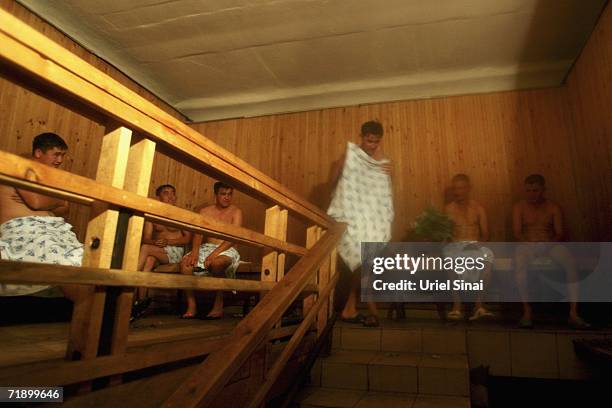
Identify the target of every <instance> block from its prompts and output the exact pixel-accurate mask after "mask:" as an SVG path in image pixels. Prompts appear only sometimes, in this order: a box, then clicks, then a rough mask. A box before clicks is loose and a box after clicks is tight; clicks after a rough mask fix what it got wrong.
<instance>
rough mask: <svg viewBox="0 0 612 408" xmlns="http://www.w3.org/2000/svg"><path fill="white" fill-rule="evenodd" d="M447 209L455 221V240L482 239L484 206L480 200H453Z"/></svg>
mask: <svg viewBox="0 0 612 408" xmlns="http://www.w3.org/2000/svg"><path fill="white" fill-rule="evenodd" d="M445 211H446V213H447V214H448V216H449V217H450V218H451V220H453V222H454V223H455V226H454V229H453V241H454V242H461V241H480V240H482V236H481V219H482V214H484V208H483V207H482V206H481V205H480V204H479V203H478V202H476V201H475V200H468V201H467V202H466V203H464V204H460V203H457V202H455V201H453V202H451V203H449V204H448V205H447V206H446V208H445Z"/></svg>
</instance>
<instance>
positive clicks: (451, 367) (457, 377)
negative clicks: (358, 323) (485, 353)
mask: <svg viewBox="0 0 612 408" xmlns="http://www.w3.org/2000/svg"><path fill="white" fill-rule="evenodd" d="M311 379H312V383H313V384H314V385H320V386H322V387H326V388H338V389H353V390H364V391H380V392H404V393H411V394H435V395H454V396H468V395H469V368H468V360H467V356H466V355H464V354H428V353H400V352H376V351H367V350H359V351H356V350H337V351H335V352H333V353H332V355H330V356H329V357H325V358H321V359H319V360H318V361H317V362H316V363H315V367H314V369H313V370H312V372H311Z"/></svg>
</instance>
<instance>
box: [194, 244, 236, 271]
mask: <svg viewBox="0 0 612 408" xmlns="http://www.w3.org/2000/svg"><path fill="white" fill-rule="evenodd" d="M218 246H219V245H216V244H211V243H210V242H206V243H204V244H202V245H201V246H200V252H199V253H198V262H197V264H196V266H198V267H200V268H203V267H204V261H205V260H206V258H208V255H210V254H212V253H213V251H214V250H215V249H217V247H218ZM190 253H191V252H190ZM219 255H223V256H227V257H228V258H230V259H231V260H232V263H231V264H230V265H229V266H228V267H227V269H225V277H226V278H228V279H236V270H237V269H238V266H239V265H240V254H239V253H238V251H237V250H236V248H234V247H231V248H229V249H226V250H225V251H223V252H221V253H220V254H219ZM193 274H194V275H196V276H208V272H194V273H193Z"/></svg>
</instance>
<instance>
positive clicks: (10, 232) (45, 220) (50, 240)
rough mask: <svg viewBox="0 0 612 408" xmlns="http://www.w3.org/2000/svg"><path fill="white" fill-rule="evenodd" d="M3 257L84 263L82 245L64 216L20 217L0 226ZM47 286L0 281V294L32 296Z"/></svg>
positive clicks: (50, 262)
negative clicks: (2, 282)
mask: <svg viewBox="0 0 612 408" xmlns="http://www.w3.org/2000/svg"><path fill="white" fill-rule="evenodd" d="M0 258H2V259H8V260H12V261H24V262H40V263H48V264H59V265H71V266H81V261H82V259H83V244H81V243H80V242H79V241H78V240H77V237H76V235H75V234H74V232H72V225H70V224H68V223H67V222H66V221H64V219H63V218H62V217H19V218H13V219H12V220H9V221H7V222H5V223H4V224H2V225H0ZM47 289H49V286H47V285H45V286H42V285H10V284H0V296H22V295H32V294H36V293H37V292H41V291H44V290H47Z"/></svg>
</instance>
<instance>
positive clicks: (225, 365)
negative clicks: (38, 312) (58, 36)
mask: <svg viewBox="0 0 612 408" xmlns="http://www.w3.org/2000/svg"><path fill="white" fill-rule="evenodd" d="M0 65H2V66H3V67H5V68H6V72H7V73H8V74H9V75H13V74H15V73H17V74H16V77H19V78H21V77H22V76H25V77H26V78H28V79H31V80H32V82H31V83H30V84H29V86H33V87H35V88H36V90H37V91H42V92H43V94H44V93H48V90H49V88H50V89H52V93H53V95H58V94H59V95H60V96H61V97H62V100H61V102H60V103H63V104H65V105H68V106H71V105H74V102H76V106H77V107H79V106H80V107H81V109H82V106H83V104H85V105H87V106H89V107H91V108H92V109H93V110H95V111H96V112H98V113H100V114H102V115H103V116H105V117H106V118H107V119H110V122H109V123H111V124H112V126H113V127H112V128H110V129H109V131H110V132H111V133H107V135H106V136H105V140H107V139H108V140H110V142H109V143H111V142H115V139H109V137H111V136H113V137H114V136H116V135H114V133H112V132H115V131H120V132H123V133H121V134H122V135H123V134H124V133H125V134H127V133H129V135H130V137H131V132H132V131H134V132H138V133H139V134H141V135H142V136H144V137H145V139H144V142H146V143H148V144H149V145H151V146H153V147H151V146H149V150H148V151H149V159H148V162H147V163H148V164H146V166H144V165H143V167H142V169H141V170H142V171H141V173H142V175H146V176H137V177H131V178H132V179H135V180H136V182H137V183H141V185H148V183H149V178H147V177H150V174H151V162H152V157H153V153H154V150H155V145H154V143H153V142H157V143H158V144H161V145H163V147H164V148H168V149H170V151H171V153H172V154H171V156H172V157H174V156H176V157H178V158H179V160H181V159H185V160H188V161H190V162H192V163H193V162H195V163H198V166H199V165H202V166H203V167H204V168H205V169H211V170H213V171H214V172H215V173H219V174H221V175H222V176H221V178H228V179H231V180H233V181H234V182H235V185H236V187H238V188H240V187H242V188H244V189H245V190H246V192H247V193H249V194H251V195H255V196H256V197H257V198H263V199H264V200H266V201H271V202H274V203H276V204H278V205H279V206H280V207H281V208H282V209H281V208H278V211H280V212H281V214H282V217H284V218H283V220H284V221H282V222H283V223H284V225H285V226H284V227H282V228H281V230H279V231H276V232H277V233H271V232H270V231H267V232H266V234H261V233H259V232H255V231H252V230H249V229H246V228H242V227H237V226H234V225H228V224H221V223H219V222H216V221H215V220H214V219H211V218H210V217H206V216H203V215H200V214H196V213H194V212H191V211H188V210H185V209H181V208H178V207H174V206H171V205H169V204H166V203H162V202H160V201H158V200H154V199H150V198H146V197H143V196H141V195H143V194H146V191H143V190H142V188H140V190H138V191H140V192H139V194H141V195H138V194H136V193H137V190H136V189H134V188H133V187H134V186H132V187H128V186H126V184H124V182H123V181H121V183H119V184H112V185H113V186H114V187H112V186H111V183H109V182H108V180H106V181H104V180H102V179H97V181H96V180H92V179H89V178H85V177H82V176H78V175H75V174H72V173H68V172H65V171H62V170H59V169H55V168H52V167H48V166H44V165H43V164H41V163H38V162H35V161H32V160H28V159H25V158H22V157H19V156H16V155H13V154H10V153H7V152H2V151H0V183H3V184H8V185H12V186H15V187H18V188H21V189H28V190H31V191H36V192H40V193H43V194H46V195H51V196H56V197H61V198H63V199H67V200H69V201H71V202H77V203H80V204H85V205H92V206H93V207H94V209H95V210H96V211H104V213H103V214H104V215H107V214H110V215H112V216H113V217H115V219H116V218H117V211H116V210H117V209H126V210H128V211H129V212H130V213H133V215H134V216H132V217H131V218H130V224H132V223H133V225H132V227H133V229H132V230H130V231H131V232H130V233H129V234H128V236H129V237H132V240H131V241H129V243H128V244H127V245H126V248H130V250H129V251H128V253H133V252H134V251H137V249H138V246H139V245H140V236H141V229H142V223H143V221H144V219H147V220H150V221H153V222H155V223H158V224H165V225H169V226H173V227H177V228H180V229H184V230H190V231H193V232H197V233H204V234H207V235H208V236H211V237H216V238H221V239H226V240H229V241H233V242H238V243H244V244H247V245H254V246H260V247H266V248H270V249H272V250H273V251H279V254H278V257H276V256H274V257H269V259H268V261H269V263H270V264H271V265H273V266H274V268H276V269H278V271H277V272H278V273H276V276H277V277H278V278H279V279H280V278H281V277H282V271H283V270H284V267H283V265H284V257H285V254H286V253H291V254H295V255H298V256H301V259H299V260H298V262H297V263H296V264H295V266H294V267H293V268H292V269H291V271H289V273H288V274H287V275H286V276H285V277H284V278H282V280H280V281H279V282H278V283H276V282H261V281H251V280H229V279H220V278H209V277H194V276H185V275H164V274H158V273H149V272H136V271H133V270H130V269H134V268H135V266H134V264H133V263H132V264H129V263H125V262H126V261H125V259H124V263H123V267H124V268H126V270H115V269H102V268H94V267H71V266H59V265H48V264H39V263H36V264H34V263H24V262H13V261H1V260H0V281H1V282H6V283H17V284H19V283H43V284H45V283H46V284H53V285H67V284H76V285H95V286H101V287H106V286H116V287H149V288H174V289H193V290H240V291H251V292H262V291H266V292H267V293H268V294H267V295H266V296H264V297H263V299H262V300H261V301H260V302H259V304H258V305H257V306H256V307H255V308H254V309H253V311H252V312H251V313H249V314H248V315H247V316H246V317H245V318H244V319H243V320H242V321H241V322H240V323H239V324H238V325H237V327H236V329H235V330H234V332H233V333H232V334H231V335H230V336H227V337H224V338H223V340H220V339H218V338H217V339H213V340H208V341H202V342H198V341H195V340H193V341H192V342H191V343H189V347H187V348H181V349H179V350H173V351H172V352H169V353H166V352H163V350H162V349H163V347H153V348H151V349H148V350H146V351H144V352H141V353H140V354H139V353H125V350H126V348H125V347H126V344H127V324H128V323H127V321H128V317H129V307H130V305H131V293H127V292H129V291H128V290H124V291H123V292H124V293H123V294H122V295H120V297H119V300H118V301H117V304H118V305H119V306H118V308H117V310H118V312H117V313H116V315H115V317H114V319H115V323H116V324H115V327H114V329H113V330H114V331H113V335H112V336H115V335H116V334H117V333H120V334H121V335H120V336H119V335H118V336H116V337H117V338H118V339H119V340H116V339H114V340H113V341H117V344H116V345H118V346H117V348H113V349H111V350H112V351H111V352H112V353H114V354H113V355H111V356H106V357H96V355H97V351H96V350H97V347H98V344H99V339H100V338H102V339H108V338H109V336H108V335H102V336H101V335H100V330H99V328H100V324H101V322H102V317H103V316H104V317H106V316H107V315H106V314H105V312H104V310H103V309H104V308H103V306H104V296H105V293H106V292H105V291H104V290H103V289H102V288H99V290H98V291H97V292H96V293H90V291H91V290H90V287H88V286H85V287H84V288H85V289H84V290H85V291H86V292H87V293H85V292H84V293H83V295H87V296H81V297H79V302H80V303H78V302H77V304H76V306H75V316H77V315H78V319H76V318H74V316H73V320H72V326H71V335H70V337H69V341H68V344H69V350H68V356H70V357H69V358H73V357H72V356H77V355H80V356H81V358H84V359H85V360H84V361H79V362H55V363H50V364H48V365H44V364H43V365H42V366H39V368H41V369H42V371H43V373H42V374H40V373H39V374H32V369H35V366H36V364H35V365H27V366H23V367H21V368H20V370H22V371H20V372H21V377H20V378H21V379H22V381H23V383H24V384H25V383H27V382H28V379H27V378H28V376H32V375H33V376H34V377H33V378H35V379H38V380H40V381H42V382H44V381H52V380H50V378H52V377H51V376H50V374H53V370H61V371H62V372H63V374H62V376H63V377H62V378H63V381H66V382H67V383H70V382H73V381H74V382H78V381H86V380H91V379H93V378H98V377H100V376H106V375H115V374H119V373H122V372H126V371H129V370H134V369H140V368H145V367H151V366H154V365H159V364H165V363H168V362H172V361H179V360H182V359H183V360H184V359H186V358H191V357H197V356H202V355H205V354H208V353H209V352H210V353H211V354H210V355H209V357H208V358H207V359H206V360H205V362H204V363H203V364H202V365H201V366H200V367H198V368H196V370H195V373H194V374H193V376H192V377H190V378H189V379H188V380H187V381H186V382H185V383H184V384H183V385H182V386H181V387H180V388H179V389H177V390H176V392H175V393H174V394H173V395H172V396H171V397H170V399H169V400H168V401H167V405H168V406H181V407H183V406H195V405H207V404H210V403H211V401H213V399H214V398H215V396H216V395H217V393H218V392H219V391H220V390H221V389H222V388H223V387H224V386H225V384H226V383H227V382H228V381H229V380H230V378H231V377H232V376H233V375H234V373H235V372H236V371H237V370H238V369H239V368H240V366H242V364H243V363H244V362H245V361H246V360H247V359H248V358H249V356H250V355H251V354H252V353H253V352H254V350H256V348H257V347H259V345H260V344H261V343H262V342H263V341H266V340H270V339H271V338H273V337H271V336H275V335H276V336H289V335H291V334H294V335H293V337H292V338H291V340H290V341H289V344H288V345H287V348H286V349H285V350H284V351H283V353H282V354H281V357H280V358H279V359H278V360H277V362H276V363H275V365H274V366H273V368H272V370H271V373H270V377H269V378H268V381H267V382H266V383H264V387H263V388H262V389H261V390H260V392H259V393H258V394H257V395H256V400H255V401H256V402H257V403H258V402H259V401H261V400H263V399H264V398H265V396H266V394H267V392H268V390H269V389H270V387H271V385H272V383H273V382H274V379H276V378H277V377H278V375H279V373H280V372H281V370H282V366H283V365H284V364H285V363H286V361H287V359H288V358H289V357H290V355H291V353H293V351H294V350H295V347H297V345H298V344H299V342H300V341H301V339H302V338H303V336H304V335H305V333H306V332H307V331H309V330H310V328H311V327H312V323H313V321H314V320H315V319H317V315H318V319H319V322H323V323H324V321H325V320H326V316H327V312H326V311H324V310H323V309H321V308H322V307H323V306H324V305H325V304H328V303H329V298H330V294H331V292H332V291H333V288H334V287H335V284H336V282H337V279H338V276H337V275H335V274H334V275H333V276H332V278H331V280H330V282H329V283H328V284H327V285H326V282H327V279H328V275H329V272H328V271H329V267H330V262H333V261H334V260H335V256H334V255H330V254H332V251H333V250H334V248H335V246H336V244H337V242H338V241H339V239H340V237H341V236H342V234H343V232H344V229H345V225H344V224H339V223H337V222H335V221H334V220H333V219H331V218H330V217H329V216H327V214H325V213H324V212H323V211H322V210H321V209H319V208H318V207H316V206H314V205H313V204H311V203H309V202H308V201H306V200H305V199H303V198H301V197H300V196H298V195H297V194H295V193H293V192H291V191H290V190H289V189H287V188H286V187H284V186H283V185H281V184H280V183H278V182H277V181H276V180H274V179H272V178H271V177H269V176H267V175H266V174H264V173H262V172H261V171H259V170H258V169H256V168H254V167H253V166H251V165H249V164H248V163H246V162H245V161H243V160H241V159H240V158H238V157H236V156H235V155H234V154H232V153H230V152H228V151H226V150H224V149H223V148H221V147H220V146H218V145H217V144H215V143H213V142H212V141H210V140H209V139H207V138H206V137H204V136H202V135H201V134H200V133H198V132H197V131H195V130H194V129H192V128H191V127H189V126H188V125H186V124H185V123H183V122H181V121H180V120H178V119H176V118H174V117H172V116H171V115H169V114H168V113H166V112H164V111H163V110H162V109H160V108H158V107H157V106H155V105H153V104H152V103H151V102H149V101H147V100H146V99H145V98H143V97H141V96H139V95H138V94H136V93H135V92H133V91H131V90H129V89H128V88H127V87H125V86H124V85H122V84H120V83H119V82H118V81H116V80H114V79H112V78H111V77H110V76H108V75H107V74H105V73H104V72H102V71H101V70H98V69H96V68H95V67H93V66H91V65H90V64H89V63H87V62H85V61H84V60H82V59H80V58H78V57H77V56H75V55H74V54H73V53H71V52H70V51H69V50H67V49H65V48H63V47H61V46H60V45H58V44H57V43H55V42H53V41H52V40H50V39H49V38H47V37H46V36H44V35H43V34H41V33H39V32H38V31H36V30H34V29H33V28H31V27H29V26H28V25H27V24H25V23H24V22H22V21H20V20H19V19H17V18H16V17H14V16H12V15H11V14H10V13H8V12H7V11H5V10H2V9H0ZM41 85H42V86H41ZM119 127H121V129H119ZM117 140H119V139H117ZM125 140H127V141H125ZM121 141H124V142H122V143H121V146H120V147H122V149H117V152H115V151H110V150H111V149H103V150H104V151H105V152H106V154H102V155H101V157H100V163H111V164H112V165H113V166H114V167H113V168H116V169H119V167H120V166H116V164H124V163H123V162H122V161H121V160H120V157H123V156H120V154H119V153H118V152H123V153H126V151H127V150H128V148H130V144H129V139H121ZM116 145H117V146H119V144H117V143H116ZM129 150H131V148H130V149H129ZM130 155H132V156H133V157H136V156H138V154H136V155H135V156H134V155H133V154H132V153H130ZM132 164H133V163H132ZM132 164H131V167H134V166H133V165H132ZM98 169H100V167H98ZM99 171H100V170H99ZM139 171H140V170H139ZM120 173H121V174H120ZM124 173H125V168H124V167H123V168H122V169H121V172H119V171H117V179H119V178H122V180H123V177H125V174H124ZM101 174H102V175H104V174H106V173H104V170H103V171H102V173H101ZM139 174H140V173H139ZM32 176H34V177H32ZM105 183H106V184H105ZM116 187H121V188H116ZM122 188H123V189H122ZM145 190H146V189H145ZM98 203H102V205H100V206H98V205H97V204H98ZM94 204H95V205H94ZM286 210H289V211H291V212H292V213H293V214H294V215H298V216H300V217H302V218H305V219H306V220H308V221H309V224H310V223H314V225H313V226H311V227H310V228H314V229H315V231H316V234H317V238H318V237H320V236H321V234H322V233H323V236H322V237H321V238H320V239H319V240H318V242H317V243H316V244H314V246H313V247H312V248H310V247H309V249H306V248H304V247H302V246H300V245H295V244H291V243H288V242H286V241H285V238H286V215H287V211H286ZM111 213H112V214H111ZM110 215H109V217H110ZM96 223H97V224H96ZM108 225H110V224H109V223H108V222H106V221H99V220H98V219H92V220H90V223H89V226H88V230H87V234H88V235H87V236H88V237H89V239H93V237H98V236H99V235H98V231H99V230H102V229H101V226H102V227H104V228H105V229H104V233H105V234H106V231H107V230H108V231H111V230H112V231H115V229H116V228H115V225H114V224H113V225H112V227H108V228H106V227H107V226H108ZM268 227H270V226H268ZM96 228H97V229H96ZM270 228H271V227H270ZM270 228H268V229H270ZM324 229H325V230H326V231H323V230H324ZM107 235H108V236H107ZM105 237H106V238H104V239H102V240H101V241H102V243H103V245H104V246H105V251H106V252H105V254H106V255H109V257H110V252H111V250H112V249H113V246H114V245H115V244H114V238H115V233H114V232H113V233H109V234H106V235H105ZM313 242H314V241H312V242H311V244H312V243H313ZM86 244H87V243H86ZM91 248H93V246H92V247H91ZM116 248H117V247H116V246H115V249H116ZM85 249H86V253H85V257H84V259H85V262H88V261H91V259H92V258H96V257H98V258H99V259H102V258H101V257H100V254H101V252H100V251H96V250H95V249H90V247H89V246H87V247H86V248H85ZM275 254H276V253H275ZM107 258H108V257H107ZM109 259H110V258H109ZM96 262H97V261H96ZM104 262H106V258H105V259H104ZM324 262H327V266H322V265H323V264H324ZM89 265H92V266H103V267H104V268H107V267H108V266H109V265H110V261H109V262H106V263H95V262H94V263H89ZM319 268H321V271H320V280H319V285H320V286H317V285H315V284H312V283H310V282H312V281H313V276H315V274H316V273H317V270H319ZM324 286H325V287H324ZM323 287H324V288H323ZM302 292H308V293H319V294H320V296H319V299H318V301H317V303H316V304H315V305H314V306H313V307H312V309H310V311H309V312H308V313H307V316H306V317H305V320H304V321H303V323H302V324H301V325H300V326H299V327H298V328H293V327H292V328H279V329H276V330H274V329H273V327H274V325H275V324H277V323H278V322H279V320H280V319H281V317H282V315H283V313H284V312H285V311H286V309H287V308H288V307H289V306H290V305H291V304H292V302H294V301H295V299H296V298H297V297H298V296H299V295H300V293H302ZM124 295H127V296H124ZM85 297H87V299H85ZM319 309H321V310H319ZM317 312H319V313H317ZM108 315H110V313H109V314H108ZM88 319H89V320H88ZM92 321H94V322H95V324H90V322H92ZM75 322H76V323H75ZM273 333H275V334H273ZM122 336H123V337H122ZM274 338H276V337H274ZM188 342H189V341H188V340H185V341H183V344H188ZM113 347H115V343H113ZM77 352H78V353H77ZM87 359H90V360H87ZM203 372H204V373H203ZM1 373H6V371H3V370H2V369H0V374H1ZM1 378H2V377H1V376H0V379H1ZM112 383H114V381H113V382H112ZM11 385H13V384H11ZM38 385H40V384H38ZM81 389H82V390H83V389H85V388H81Z"/></svg>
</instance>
